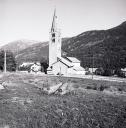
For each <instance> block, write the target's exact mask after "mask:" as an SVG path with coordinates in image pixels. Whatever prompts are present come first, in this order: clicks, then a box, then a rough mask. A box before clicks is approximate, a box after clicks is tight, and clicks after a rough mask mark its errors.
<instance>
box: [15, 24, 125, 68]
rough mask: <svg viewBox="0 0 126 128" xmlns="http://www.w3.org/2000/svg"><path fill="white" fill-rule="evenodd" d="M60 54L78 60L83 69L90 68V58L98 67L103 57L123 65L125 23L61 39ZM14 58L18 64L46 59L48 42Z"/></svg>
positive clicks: (22, 51)
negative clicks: (112, 58) (120, 62)
mask: <svg viewBox="0 0 126 128" xmlns="http://www.w3.org/2000/svg"><path fill="white" fill-rule="evenodd" d="M62 53H63V54H64V55H67V56H74V57H76V58H78V59H79V60H81V62H82V63H81V65H82V66H84V67H87V66H88V67H91V66H92V58H93V59H94V60H93V64H94V66H95V67H98V66H100V65H101V63H102V59H103V58H104V56H105V55H107V56H110V57H115V58H114V59H115V60H116V61H119V60H118V59H119V57H120V58H121V59H122V60H123V61H124V64H125V62H126V22H123V23H122V24H120V25H118V26H116V27H114V28H111V29H108V30H93V31H87V32H84V33H81V34H79V35H77V36H75V37H71V38H63V39H62ZM111 55H113V56H111ZM117 56H118V58H117ZM15 57H16V60H17V62H18V63H22V62H23V61H40V60H42V59H44V58H45V59H48V42H38V43H33V44H31V45H29V46H26V47H25V48H23V49H20V50H18V53H17V52H16V54H15Z"/></svg>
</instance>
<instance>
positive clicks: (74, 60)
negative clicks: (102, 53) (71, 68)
mask: <svg viewBox="0 0 126 128" xmlns="http://www.w3.org/2000/svg"><path fill="white" fill-rule="evenodd" d="M67 59H68V60H69V61H70V62H72V63H80V60H78V59H77V58H75V57H67Z"/></svg>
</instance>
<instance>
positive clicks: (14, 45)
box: [0, 39, 40, 54]
mask: <svg viewBox="0 0 126 128" xmlns="http://www.w3.org/2000/svg"><path fill="white" fill-rule="evenodd" d="M39 42H40V41H35V40H26V39H22V40H16V41H13V42H10V43H8V44H6V45H4V46H2V47H1V48H0V49H1V50H2V49H3V50H4V49H6V50H8V51H11V52H13V53H14V54H17V53H18V52H19V51H21V50H23V49H25V48H27V47H29V46H31V45H33V44H37V43H39Z"/></svg>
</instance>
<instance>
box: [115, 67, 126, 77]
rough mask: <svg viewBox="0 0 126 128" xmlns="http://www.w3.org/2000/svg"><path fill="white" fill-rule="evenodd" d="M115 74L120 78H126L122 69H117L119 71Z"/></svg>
mask: <svg viewBox="0 0 126 128" xmlns="http://www.w3.org/2000/svg"><path fill="white" fill-rule="evenodd" d="M115 74H116V75H117V76H118V77H123V78H126V75H125V73H124V72H123V71H122V70H121V69H117V70H116V71H115Z"/></svg>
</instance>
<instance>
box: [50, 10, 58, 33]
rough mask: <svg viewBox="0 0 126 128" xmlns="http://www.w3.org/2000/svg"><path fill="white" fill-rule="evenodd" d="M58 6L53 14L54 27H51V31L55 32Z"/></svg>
mask: <svg viewBox="0 0 126 128" xmlns="http://www.w3.org/2000/svg"><path fill="white" fill-rule="evenodd" d="M56 18H57V16H56V8H55V10H54V15H53V21H52V27H51V32H55V31H56V27H57V26H56Z"/></svg>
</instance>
